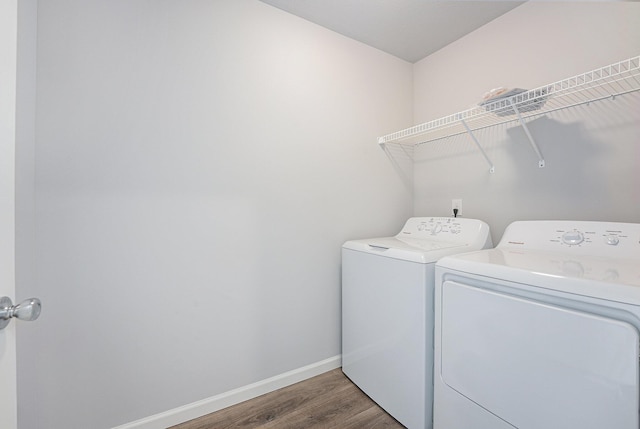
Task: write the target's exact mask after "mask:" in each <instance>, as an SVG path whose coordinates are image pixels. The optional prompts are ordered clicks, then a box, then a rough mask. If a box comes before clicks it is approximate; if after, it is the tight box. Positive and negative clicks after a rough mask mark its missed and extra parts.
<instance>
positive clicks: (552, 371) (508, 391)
mask: <svg viewBox="0 0 640 429" xmlns="http://www.w3.org/2000/svg"><path fill="white" fill-rule="evenodd" d="M463 283H464V282H459V283H458V282H455V281H446V282H444V284H443V287H442V301H441V303H442V313H441V320H442V322H441V323H442V324H441V339H442V341H441V347H440V348H439V352H440V355H441V357H442V358H441V365H440V368H439V371H440V376H441V378H442V380H443V381H444V382H445V383H446V384H447V385H448V386H450V387H451V389H453V390H455V391H456V392H458V393H459V394H460V395H463V396H464V397H466V398H467V399H469V400H470V401H473V402H474V403H476V404H478V405H479V406H480V407H482V409H484V410H488V411H489V412H490V413H491V414H493V415H495V416H498V417H500V418H501V419H503V420H504V421H506V422H508V423H510V424H511V425H513V427H517V428H520V429H527V428H545V429H566V428H581V429H603V428H616V429H638V400H639V398H638V391H639V386H638V377H639V374H638V350H639V347H640V346H639V336H638V330H637V329H636V328H635V327H634V326H632V325H630V324H629V323H626V322H623V321H619V320H615V319H610V318H607V317H604V316H599V315H596V314H592V313H587V312H582V311H577V310H572V309H568V308H564V307H560V306H556V305H552V304H546V303H542V302H538V301H533V300H529V299H525V298H519V297H515V296H512V295H507V294H502V293H498V292H493V291H489V290H486V289H482V288H478V287H474V286H471V285H466V284H463ZM437 351H438V350H437ZM468 427H470V428H471V427H477V426H473V422H469V425H468Z"/></svg>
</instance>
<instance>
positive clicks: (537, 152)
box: [509, 100, 544, 168]
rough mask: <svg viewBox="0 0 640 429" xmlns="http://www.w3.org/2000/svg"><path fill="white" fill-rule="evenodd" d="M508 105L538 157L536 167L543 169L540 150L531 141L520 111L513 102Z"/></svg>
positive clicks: (531, 137) (534, 142)
mask: <svg viewBox="0 0 640 429" xmlns="http://www.w3.org/2000/svg"><path fill="white" fill-rule="evenodd" d="M509 104H510V105H511V107H513V111H514V112H516V116H517V117H518V121H519V122H520V125H521V126H522V129H523V130H524V133H525V134H526V135H527V138H528V139H529V143H530V144H531V147H532V148H533V150H534V151H535V152H536V154H537V155H538V167H539V168H543V167H544V157H543V156H542V152H540V148H538V145H537V144H536V141H535V140H534V139H533V136H532V135H531V133H530V132H529V127H527V124H526V123H525V122H524V119H522V115H520V111H519V110H518V107H517V106H516V105H515V104H514V103H513V102H511V100H509Z"/></svg>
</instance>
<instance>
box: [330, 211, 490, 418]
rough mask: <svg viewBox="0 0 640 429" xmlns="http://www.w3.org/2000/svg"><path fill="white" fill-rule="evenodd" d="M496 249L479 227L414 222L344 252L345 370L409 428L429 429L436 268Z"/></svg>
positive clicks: (457, 221)
mask: <svg viewBox="0 0 640 429" xmlns="http://www.w3.org/2000/svg"><path fill="white" fill-rule="evenodd" d="M491 245H492V243H491V237H490V235H489V227H488V226H487V224H486V223H484V222H482V221H479V220H474V219H462V218H438V217H416V218H411V219H409V220H408V221H407V223H406V224H405V226H404V227H403V228H402V231H400V233H399V234H398V235H396V236H395V237H386V238H372V239H368V240H357V241H348V242H346V243H345V244H344V245H343V247H342V370H343V372H344V373H345V374H346V375H347V377H349V379H351V381H353V382H354V383H355V384H356V385H357V386H358V387H359V388H360V389H361V390H362V391H364V392H365V393H366V394H367V395H368V396H369V397H370V398H371V399H373V400H374V401H375V402H376V403H378V404H379V405H380V406H381V407H382V408H383V409H385V410H386V411H387V412H388V413H389V414H391V415H392V416H393V417H395V418H396V419H397V420H398V421H399V422H400V423H402V424H403V425H405V426H406V427H408V428H410V429H414V428H420V429H424V428H431V427H432V400H433V381H432V372H433V371H432V368H433V284H434V283H433V281H434V277H433V276H434V266H435V262H436V261H437V260H438V259H439V258H441V257H442V256H445V255H451V254H454V253H460V252H469V251H473V250H477V249H482V248H487V247H490V246H491Z"/></svg>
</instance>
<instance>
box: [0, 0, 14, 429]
mask: <svg viewBox="0 0 640 429" xmlns="http://www.w3.org/2000/svg"><path fill="white" fill-rule="evenodd" d="M17 7H18V2H17V0H0V297H3V296H8V297H10V298H11V299H12V300H14V301H15V284H14V280H15V268H14V267H15V263H14V259H15V258H14V254H15V246H14V243H15V220H14V213H15V210H14V208H15V203H14V201H15V198H14V192H15V191H14V189H15V178H14V177H15V175H14V172H15V157H14V154H15V136H16V54H17V29H18V26H17V21H18V10H17ZM15 329H16V328H15V322H11V323H9V325H8V326H7V327H6V328H5V329H3V330H2V331H0V416H1V419H2V427H3V428H4V429H16V428H17V399H16V395H17V390H16V335H15V334H16V330H15Z"/></svg>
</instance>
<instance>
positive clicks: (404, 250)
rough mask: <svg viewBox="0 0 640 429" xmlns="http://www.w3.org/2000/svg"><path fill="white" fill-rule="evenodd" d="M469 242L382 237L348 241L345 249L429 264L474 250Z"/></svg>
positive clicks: (344, 246)
mask: <svg viewBox="0 0 640 429" xmlns="http://www.w3.org/2000/svg"><path fill="white" fill-rule="evenodd" d="M469 247H470V246H469V244H467V243H452V242H444V241H431V240H423V239H415V238H398V237H382V238H370V239H365V240H352V241H347V242H346V243H344V245H343V246H342V248H343V249H350V250H356V251H358V252H365V253H371V254H375V255H379V256H384V257H387V258H394V259H401V260H403V261H411V262H418V263H421V264H428V263H432V262H435V261H437V260H438V259H440V258H442V257H443V256H446V255H452V254H454V253H461V252H465V251H470V250H473V249H471V248H469Z"/></svg>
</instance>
